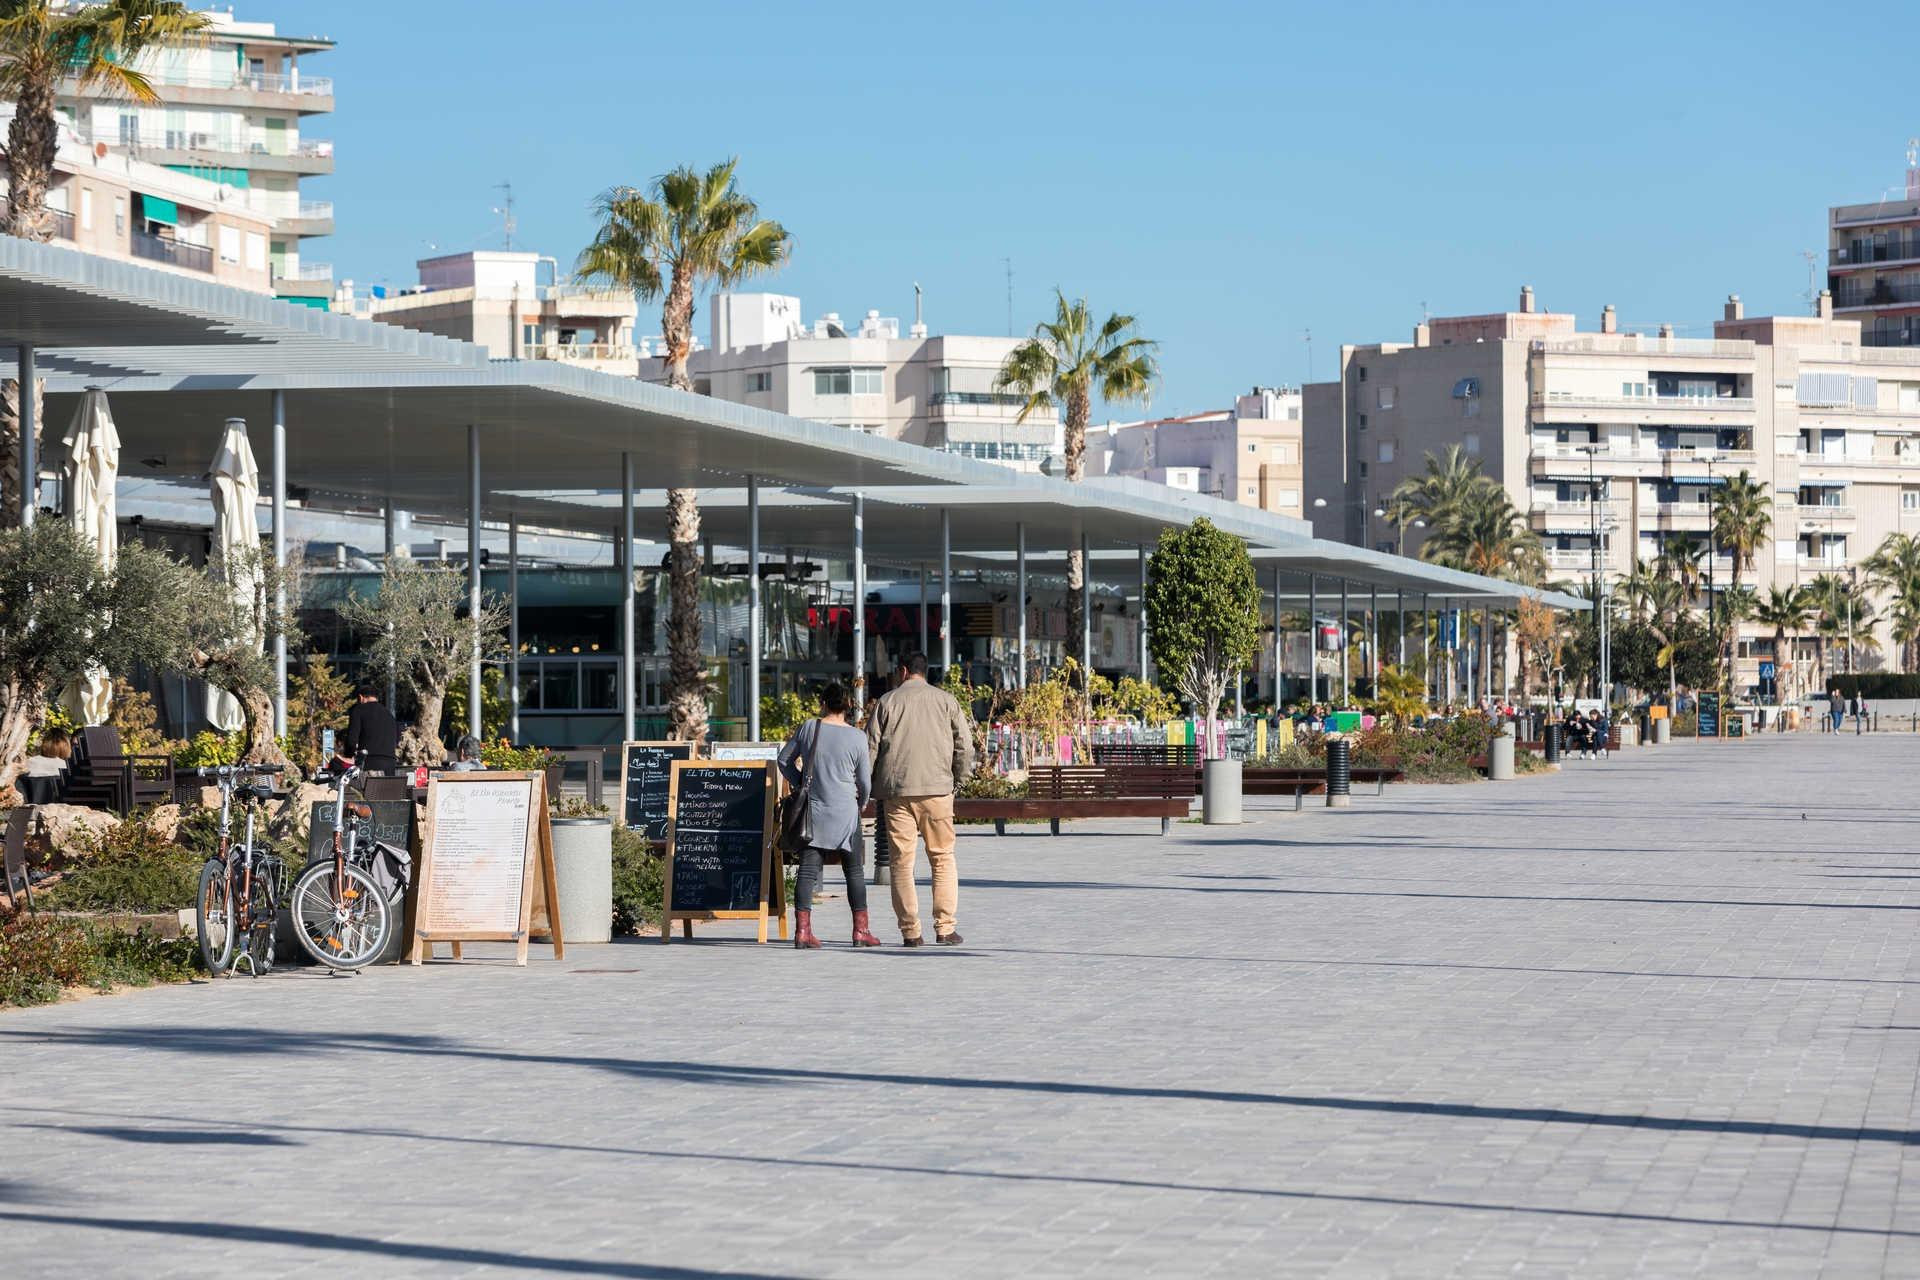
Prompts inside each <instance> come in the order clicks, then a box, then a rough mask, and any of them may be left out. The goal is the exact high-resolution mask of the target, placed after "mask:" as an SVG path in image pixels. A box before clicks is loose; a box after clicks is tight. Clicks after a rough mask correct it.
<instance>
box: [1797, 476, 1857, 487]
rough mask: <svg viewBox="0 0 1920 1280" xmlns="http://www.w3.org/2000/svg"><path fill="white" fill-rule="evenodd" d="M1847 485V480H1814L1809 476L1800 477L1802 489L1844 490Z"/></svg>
mask: <svg viewBox="0 0 1920 1280" xmlns="http://www.w3.org/2000/svg"><path fill="white" fill-rule="evenodd" d="M1847 483H1848V482H1847V481H1845V480H1814V479H1811V478H1809V477H1807V476H1801V477H1800V487H1801V488H1802V489H1844V488H1846V487H1847Z"/></svg>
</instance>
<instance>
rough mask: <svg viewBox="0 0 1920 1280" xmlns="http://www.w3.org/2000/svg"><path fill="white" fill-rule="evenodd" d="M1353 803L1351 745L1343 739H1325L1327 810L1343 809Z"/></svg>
mask: <svg viewBox="0 0 1920 1280" xmlns="http://www.w3.org/2000/svg"><path fill="white" fill-rule="evenodd" d="M1352 803H1353V744H1352V743H1351V742H1348V741H1347V740H1346V739H1345V738H1329V739H1327V808H1329V809H1344V808H1346V807H1348V806H1349V805H1351V804H1352Z"/></svg>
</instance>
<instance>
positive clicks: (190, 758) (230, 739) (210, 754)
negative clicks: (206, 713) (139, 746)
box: [173, 729, 246, 769]
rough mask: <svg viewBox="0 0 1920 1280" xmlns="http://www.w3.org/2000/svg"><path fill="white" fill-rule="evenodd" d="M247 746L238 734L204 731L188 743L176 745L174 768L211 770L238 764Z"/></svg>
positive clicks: (174, 748)
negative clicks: (241, 752)
mask: <svg viewBox="0 0 1920 1280" xmlns="http://www.w3.org/2000/svg"><path fill="white" fill-rule="evenodd" d="M245 745H246V744H245V743H243V742H242V741H241V740H240V737H239V735H237V734H231V733H216V732H215V731H213V730H212V729H202V730H201V731H200V732H198V733H196V734H194V735H193V737H191V738H189V739H188V740H187V741H185V742H180V743H175V744H174V747H173V767H174V768H175V769H210V768H212V767H213V766H214V765H218V764H237V763H239V760H240V751H241V748H242V747H244V746H245Z"/></svg>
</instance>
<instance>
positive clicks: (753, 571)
mask: <svg viewBox="0 0 1920 1280" xmlns="http://www.w3.org/2000/svg"><path fill="white" fill-rule="evenodd" d="M760 646H761V640H760V481H759V480H758V479H757V478H756V477H754V476H748V477H747V741H748V742H758V741H760Z"/></svg>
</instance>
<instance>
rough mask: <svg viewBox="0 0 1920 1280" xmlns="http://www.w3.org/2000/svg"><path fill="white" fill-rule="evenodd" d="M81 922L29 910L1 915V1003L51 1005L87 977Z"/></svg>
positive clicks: (84, 941) (84, 943) (83, 933)
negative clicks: (30, 913)
mask: <svg viewBox="0 0 1920 1280" xmlns="http://www.w3.org/2000/svg"><path fill="white" fill-rule="evenodd" d="M87 964H88V947H87V934H86V930H85V929H83V928H81V926H80V922H79V921H77V920H72V919H68V918H65V917H61V916H54V915H29V914H28V913H27V912H25V911H18V912H13V913H11V914H8V915H0V1005H10V1004H12V1005H27V1004H47V1003H49V1002H51V1001H54V1000H58V999H59V998H60V992H61V991H62V990H63V989H65V988H67V987H71V986H77V985H79V984H80V983H81V982H83V981H84V980H85V979H86V976H87Z"/></svg>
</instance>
